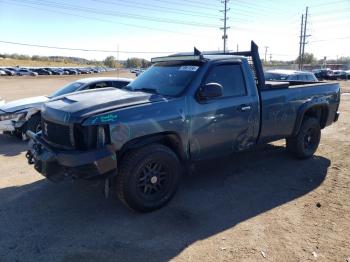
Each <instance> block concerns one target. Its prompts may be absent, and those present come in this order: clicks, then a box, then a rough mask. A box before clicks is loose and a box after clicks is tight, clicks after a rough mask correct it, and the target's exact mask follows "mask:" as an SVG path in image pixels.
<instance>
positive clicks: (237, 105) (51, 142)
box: [26, 42, 340, 211]
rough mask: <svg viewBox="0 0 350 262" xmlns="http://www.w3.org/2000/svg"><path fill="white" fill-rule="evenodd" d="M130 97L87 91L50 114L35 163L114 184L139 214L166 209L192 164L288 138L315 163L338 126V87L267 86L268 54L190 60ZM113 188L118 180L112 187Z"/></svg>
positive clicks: (53, 176)
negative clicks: (331, 128) (324, 139)
mask: <svg viewBox="0 0 350 262" xmlns="http://www.w3.org/2000/svg"><path fill="white" fill-rule="evenodd" d="M152 62H153V66H152V67H151V68H149V69H148V70H147V71H145V72H144V73H142V74H141V75H140V76H139V77H138V78H136V80H134V81H133V82H131V83H130V84H129V85H128V86H126V87H125V88H123V89H121V90H116V89H109V88H107V89H105V90H103V91H102V90H100V91H99V92H98V93H96V92H94V91H93V90H91V91H86V92H85V91H84V92H79V93H75V94H69V95H65V96H61V97H58V98H55V99H53V100H51V101H49V102H47V103H46V104H45V105H44V107H43V109H42V131H41V132H39V133H37V134H34V133H32V132H28V136H29V137H31V142H30V145H31V148H30V150H29V151H28V153H27V155H26V156H27V158H28V161H29V163H30V164H34V167H35V169H36V170H37V171H38V172H40V173H41V174H43V175H44V176H45V177H47V178H48V179H50V180H52V181H60V180H62V179H63V178H64V177H72V178H79V179H104V180H105V181H108V182H106V189H108V188H109V187H108V184H113V185H115V187H116V190H117V192H118V195H119V197H120V199H121V200H122V201H123V202H124V203H125V204H126V205H127V206H128V207H130V208H132V209H134V210H137V211H151V210H154V209H157V208H160V207H161V206H163V205H165V204H166V203H167V202H168V201H169V200H170V199H171V198H172V196H173V195H174V193H175V191H176V189H177V187H178V183H179V179H180V177H181V174H183V173H185V171H186V168H187V167H188V166H189V165H188V164H189V163H192V162H194V161H197V160H203V159H207V158H214V157H219V156H223V155H228V154H231V153H232V152H237V151H242V150H247V149H251V148H253V147H255V146H256V145H258V144H262V143H268V142H271V141H275V140H279V139H286V140H287V150H288V151H290V153H291V154H292V155H294V156H296V157H297V158H308V157H310V156H312V155H313V154H314V153H315V151H316V149H317V147H318V145H319V142H320V137H321V129H323V128H325V127H326V126H328V125H330V124H332V123H333V122H335V121H337V119H338V116H339V113H338V107H339V102H340V91H339V85H338V84H337V83H323V82H315V83H310V82H305V83H303V82H300V81H298V82H292V81H290V82H265V79H264V74H263V69H262V65H261V62H260V58H259V54H258V47H257V46H256V45H255V43H254V42H252V47H251V51H247V52H236V53H201V52H199V51H198V50H196V49H195V52H193V53H182V54H176V55H171V56H167V57H159V58H154V59H152ZM109 181H113V183H110V182H109Z"/></svg>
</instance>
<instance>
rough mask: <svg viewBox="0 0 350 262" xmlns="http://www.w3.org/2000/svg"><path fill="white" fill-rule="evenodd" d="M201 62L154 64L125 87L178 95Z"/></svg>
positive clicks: (166, 94)
mask: <svg viewBox="0 0 350 262" xmlns="http://www.w3.org/2000/svg"><path fill="white" fill-rule="evenodd" d="M199 68H200V63H196V62H190V63H183V62H181V63H179V62H163V63H159V64H155V65H153V66H152V67H151V68H150V69H148V70H146V71H145V72H143V73H142V74H141V75H140V76H138V77H137V78H136V79H135V80H134V81H133V82H131V83H130V84H129V85H127V86H126V87H125V89H128V90H132V91H138V90H140V91H145V92H151V93H157V94H161V95H164V96H178V95H179V94H180V93H181V92H182V91H183V90H184V89H185V88H186V87H187V86H188V85H189V84H190V82H191V81H192V79H193V78H194V76H195V75H196V72H197V71H198V69H199Z"/></svg>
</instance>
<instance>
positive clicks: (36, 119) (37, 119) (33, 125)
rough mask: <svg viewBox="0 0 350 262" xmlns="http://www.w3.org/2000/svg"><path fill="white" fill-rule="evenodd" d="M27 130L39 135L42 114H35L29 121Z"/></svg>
mask: <svg viewBox="0 0 350 262" xmlns="http://www.w3.org/2000/svg"><path fill="white" fill-rule="evenodd" d="M27 130H30V131H32V132H34V133H37V132H39V131H40V130H41V116H40V114H35V115H33V116H31V118H29V120H28V121H27V129H26V131H27Z"/></svg>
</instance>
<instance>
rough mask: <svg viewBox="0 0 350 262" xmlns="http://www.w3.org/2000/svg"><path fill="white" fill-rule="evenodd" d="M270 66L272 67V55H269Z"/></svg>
mask: <svg viewBox="0 0 350 262" xmlns="http://www.w3.org/2000/svg"><path fill="white" fill-rule="evenodd" d="M270 65H272V54H270Z"/></svg>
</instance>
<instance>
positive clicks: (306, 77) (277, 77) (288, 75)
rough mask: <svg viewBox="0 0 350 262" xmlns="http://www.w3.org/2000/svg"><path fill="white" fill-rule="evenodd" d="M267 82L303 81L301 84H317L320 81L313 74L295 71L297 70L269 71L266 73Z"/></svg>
mask: <svg viewBox="0 0 350 262" xmlns="http://www.w3.org/2000/svg"><path fill="white" fill-rule="evenodd" d="M265 79H266V80H267V81H301V82H317V81H318V79H317V78H316V76H315V75H314V74H313V73H311V72H305V71H295V70H280V69H275V70H268V71H266V72H265Z"/></svg>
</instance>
